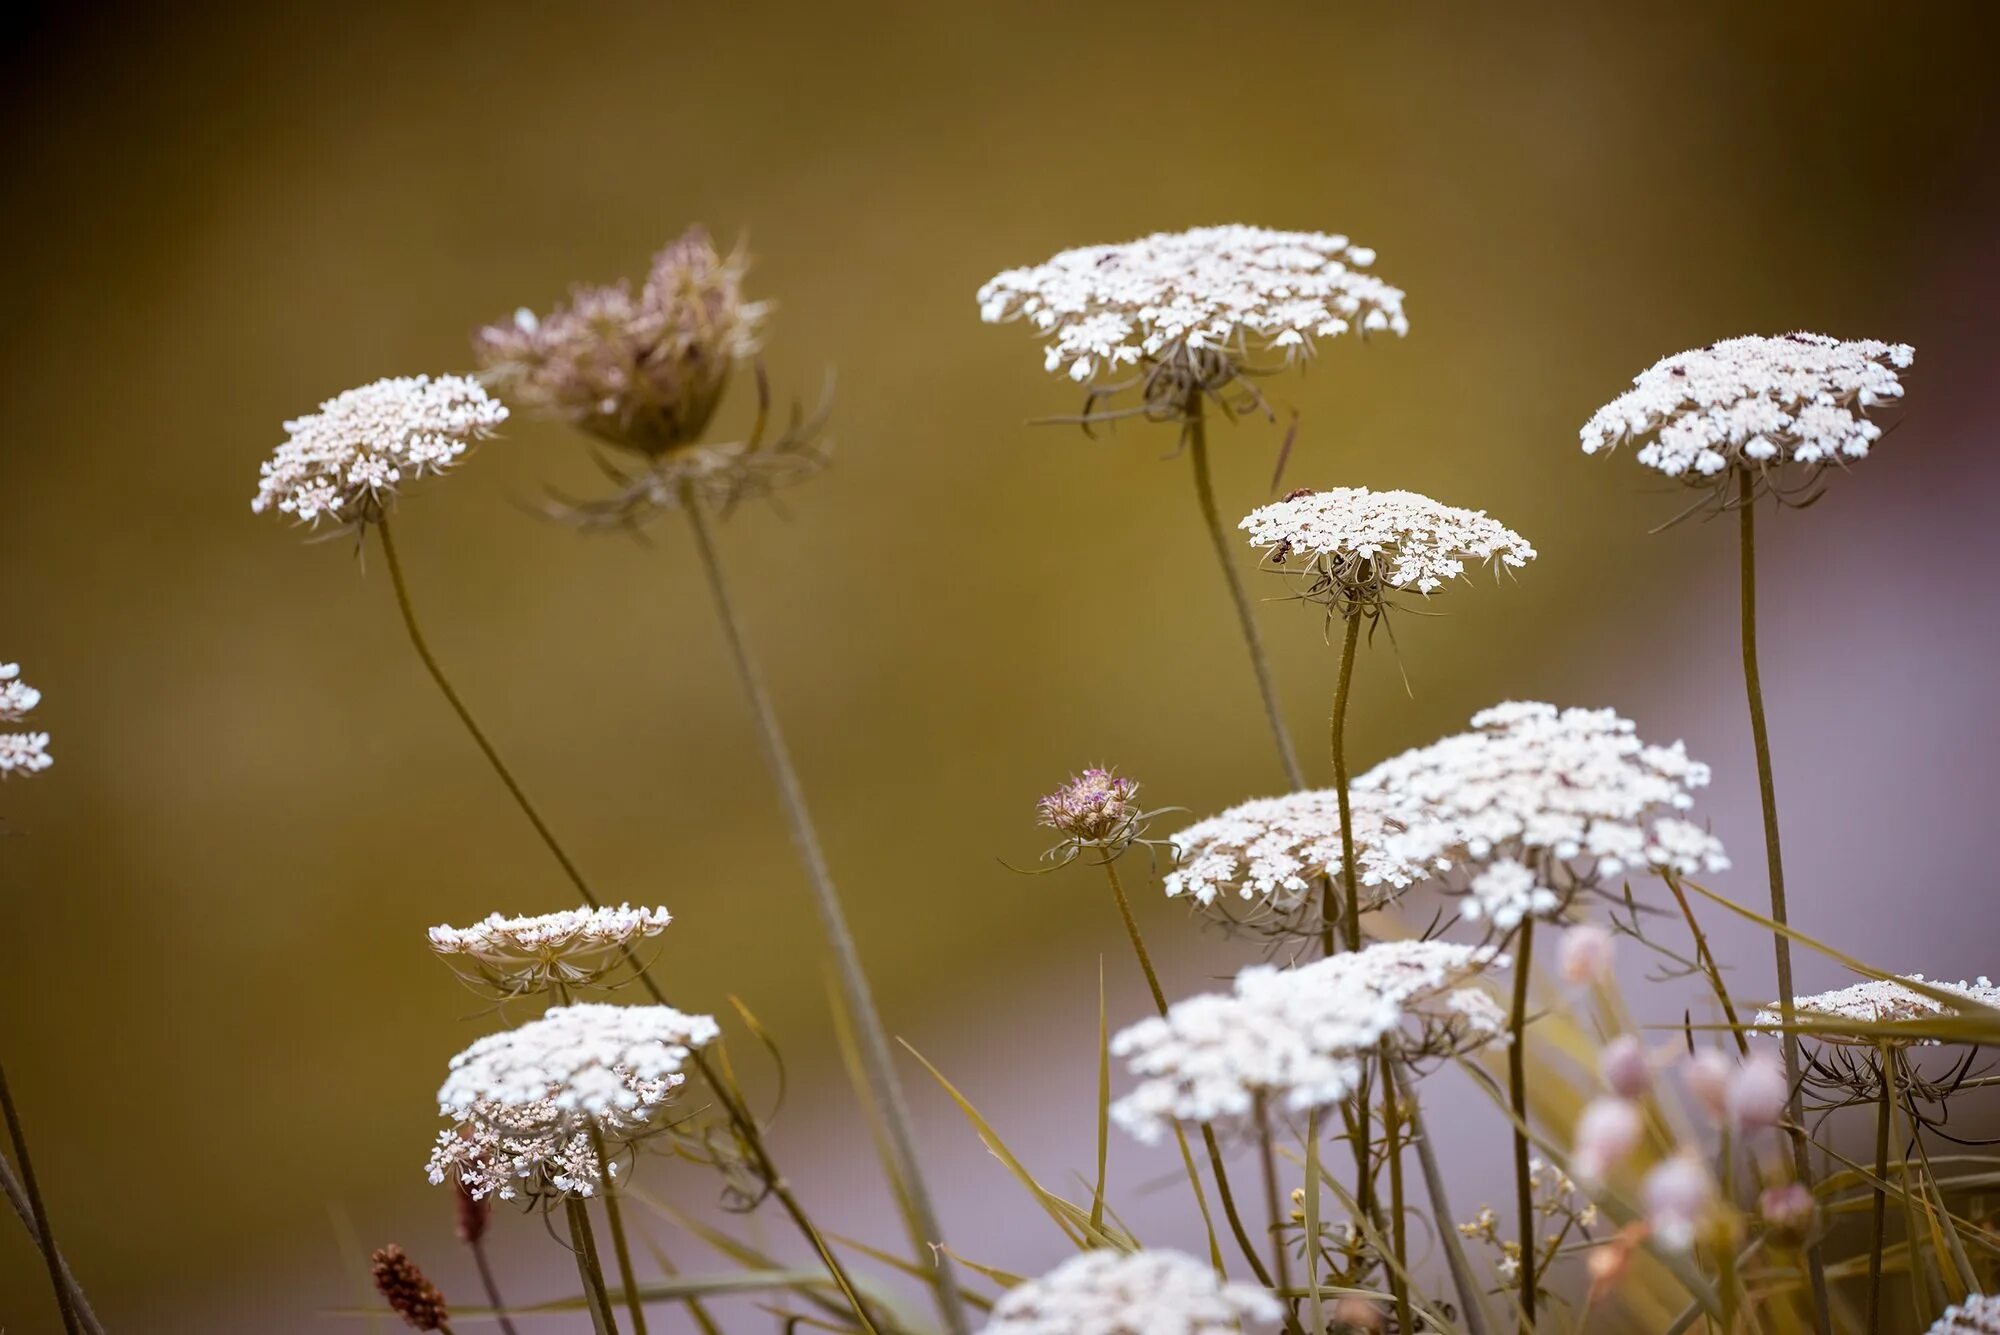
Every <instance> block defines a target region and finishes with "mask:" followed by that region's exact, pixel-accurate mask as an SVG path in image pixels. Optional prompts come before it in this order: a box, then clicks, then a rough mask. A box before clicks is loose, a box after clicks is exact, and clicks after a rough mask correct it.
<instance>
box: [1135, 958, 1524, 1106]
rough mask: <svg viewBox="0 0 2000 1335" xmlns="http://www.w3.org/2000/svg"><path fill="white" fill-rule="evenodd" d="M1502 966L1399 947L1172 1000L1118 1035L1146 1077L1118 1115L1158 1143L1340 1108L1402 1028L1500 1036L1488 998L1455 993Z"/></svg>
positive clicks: (1497, 961) (1246, 973) (1261, 972)
mask: <svg viewBox="0 0 2000 1335" xmlns="http://www.w3.org/2000/svg"><path fill="white" fill-rule="evenodd" d="M1506 964H1507V960H1506V957H1504V956H1501V955H1497V954H1496V953H1495V952H1494V951H1493V950H1492V949H1491V948H1489V947H1476V946H1463V945H1456V944H1452V943H1449V942H1444V941H1392V942H1383V943H1381V944H1378V945H1373V946H1369V947H1367V948H1366V949H1364V950H1360V951H1355V952H1350V953H1348V954H1343V955H1335V956H1331V957H1329V958H1326V959H1322V960H1317V961H1315V962H1313V963H1311V964H1307V965H1304V966H1302V967H1300V968H1296V969H1282V968H1278V967H1276V966H1274V965H1268V964H1259V965H1253V966H1251V967H1250V968H1248V969H1245V970H1243V971H1242V972H1241V973H1239V974H1237V975H1236V982H1235V985H1234V987H1233V988H1232V989H1231V990H1230V991H1229V992H1226V993H1206V994H1203V995H1200V996H1194V997H1189V998H1187V999H1186V1000H1183V1001H1179V1002H1176V1003H1175V1004H1174V1005H1173V1006H1171V1007H1169V1008H1168V1010H1167V1013H1166V1015H1164V1016H1153V1017H1150V1018H1148V1019H1145V1020H1141V1021H1140V1022H1139V1023H1137V1024H1135V1025H1132V1026H1131V1027H1130V1028H1128V1029H1125V1030H1124V1031H1122V1032H1121V1033H1119V1034H1118V1035H1117V1036H1116V1037H1115V1038H1113V1039H1112V1042H1111V1051H1112V1053H1113V1055H1115V1056H1119V1057H1123V1058H1125V1059H1126V1062H1127V1065H1128V1067H1129V1068H1130V1070H1131V1072H1132V1074H1134V1075H1136V1076H1138V1077H1140V1083H1139V1085H1138V1086H1137V1087H1136V1088H1135V1089H1134V1090H1133V1091H1132V1092H1131V1093H1130V1094H1128V1095H1126V1096H1125V1097H1124V1098H1122V1099H1120V1100H1118V1102H1116V1103H1114V1104H1113V1105H1112V1107H1111V1116H1112V1119H1113V1120H1115V1121H1116V1122H1117V1123H1118V1124H1119V1125H1120V1126H1121V1127H1123V1128H1124V1129H1125V1130H1126V1131H1128V1132H1130V1133H1131V1134H1132V1135H1133V1136H1135V1137H1137V1138H1138V1139H1139V1140H1142V1141H1145V1142H1147V1143H1149V1144H1150V1143H1152V1142H1154V1141H1156V1140H1158V1139H1159V1138H1160V1137H1161V1136H1162V1135H1164V1134H1165V1133H1166V1132H1167V1131H1168V1129H1169V1128H1170V1126H1171V1124H1172V1123H1173V1122H1175V1121H1182V1122H1213V1123H1219V1124H1222V1125H1225V1126H1228V1127H1230V1128H1232V1129H1252V1130H1254V1129H1255V1118H1256V1116H1257V1114H1258V1112H1259V1110H1260V1109H1264V1108H1268V1109H1269V1110H1270V1111H1272V1112H1276V1113H1303V1112H1306V1111H1308V1110H1310V1109H1313V1108H1320V1107H1325V1106H1327V1105H1328V1104H1332V1103H1337V1102H1338V1101H1340V1100H1341V1099H1343V1098H1345V1097H1347V1095H1348V1094H1349V1093H1350V1092H1351V1091H1352V1090H1353V1089H1354V1087H1355V1086H1356V1084H1357V1083H1358V1082H1359V1081H1360V1078H1361V1070H1362V1060H1363V1059H1364V1058H1365V1057H1367V1056H1369V1055H1370V1054H1372V1053H1373V1051H1374V1050H1375V1048H1376V1045H1377V1044H1379V1043H1380V1042H1381V1041H1382V1039H1383V1038H1384V1037H1385V1036H1387V1035H1389V1034H1390V1033H1391V1032H1392V1031H1396V1030H1398V1029H1400V1028H1401V1026H1402V1025H1403V1024H1404V1022H1405V1021H1406V1020H1410V1019H1415V1020H1418V1021H1420V1022H1424V1023H1426V1024H1427V1025H1429V1024H1436V1025H1437V1026H1439V1027H1440V1028H1441V1029H1442V1030H1445V1031H1451V1032H1452V1033H1453V1036H1454V1037H1455V1038H1457V1039H1459V1040H1462V1041H1467V1042H1471V1041H1477V1040H1479V1039H1482V1038H1485V1037H1490V1036H1491V1035H1492V1034H1494V1033H1496V1032H1498V1031H1499V1029H1501V1028H1504V1023H1505V1022H1504V1017H1503V1016H1501V1015H1500V1014H1499V1011H1498V1009H1497V1008H1496V1007H1494V1006H1492V1005H1491V1004H1490V1001H1489V1002H1488V1004H1486V1005H1484V1006H1482V1005H1480V1004H1479V1002H1477V1001H1473V1000H1470V999H1467V998H1464V997H1460V996H1458V995H1456V994H1457V993H1458V992H1460V991H1465V990H1470V991H1474V992H1476V991H1477V989H1461V988H1459V987H1458V984H1460V983H1462V982H1464V981H1465V980H1466V979H1467V978H1469V977H1470V976H1471V975H1472V974H1474V973H1477V972H1479V971H1480V970H1482V969H1486V968H1495V967H1505V966H1506ZM1479 995H1480V996H1482V997H1483V995H1484V994H1483V993H1482V994H1479Z"/></svg>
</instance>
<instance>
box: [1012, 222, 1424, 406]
mask: <svg viewBox="0 0 2000 1335" xmlns="http://www.w3.org/2000/svg"><path fill="white" fill-rule="evenodd" d="M1374 262H1375V252H1374V251H1372V250H1369V249H1368V248H1366V247H1364V246H1357V245H1354V244H1352V243H1351V242H1349V241H1348V239H1347V238H1346V237H1344V236H1329V235H1327V234H1325V233H1323V232H1275V231H1271V230H1269V229H1267V228H1262V227H1245V226H1240V225H1239V226H1228V227H1200V228H1196V229H1195V230H1193V231H1190V232H1160V233H1156V234H1155V235H1153V236H1149V237H1145V238H1143V239H1142V240H1138V241H1131V242H1127V243H1125V244H1123V245H1115V246H1085V247H1083V248H1081V249H1078V250H1066V251H1064V252H1062V253H1061V254H1060V255H1057V256H1056V257H1055V258H1053V259H1051V260H1048V261H1047V262H1046V263H1043V264H1038V265H1035V266H1034V267H1032V268H1024V269H1009V270H1007V271H1006V272H1005V273H1002V274H999V275H997V276H995V277H994V278H993V279H992V280H990V281H989V282H988V283H987V284H986V285H985V286H984V287H982V288H980V289H979V313H980V316H981V318H982V319H984V320H985V321H986V322H987V323H988V324H998V323H1001V322H1003V321H1008V320H1027V321H1028V322H1029V323H1031V324H1033V325H1034V326H1035V328H1036V329H1038V330H1039V331H1041V333H1042V334H1043V335H1044V337H1045V338H1046V339H1047V340H1048V354H1047V366H1048V369H1049V370H1051V371H1061V372H1064V373H1065V374H1067V375H1068V376H1069V377H1070V378H1071V379H1073V380H1077V381H1087V380H1090V379H1091V378H1092V377H1094V376H1097V375H1099V374H1100V373H1111V372H1116V371H1117V370H1119V369H1121V368H1124V367H1138V366H1151V365H1158V364H1164V363H1176V362H1182V361H1186V360H1187V359H1189V358H1190V357H1191V356H1198V355H1201V354H1209V355H1212V356H1216V357H1219V359H1220V361H1221V363H1222V365H1223V366H1224V367H1225V368H1228V369H1227V370H1225V371H1224V372H1223V373H1222V374H1220V375H1219V377H1218V378H1219V379H1220V380H1227V379H1229V378H1230V377H1231V376H1233V374H1234V367H1235V366H1236V365H1237V364H1239V363H1240V362H1241V361H1243V360H1247V359H1248V358H1250V357H1251V356H1254V355H1256V354H1258V353H1264V352H1271V353H1276V354H1279V355H1282V356H1284V357H1285V358H1287V359H1290V358H1293V357H1297V356H1300V355H1305V354H1309V353H1311V351H1312V349H1313V343H1314V340H1316V339H1321V338H1332V337H1335V336H1337V335H1340V334H1344V333H1347V332H1348V331H1349V330H1351V329H1359V330H1361V331H1362V332H1364V333H1370V332H1377V331H1383V330H1387V331H1390V332H1393V333H1396V334H1406V333H1408V332H1409V328H1410V323H1409V321H1408V320H1407V319H1405V318H1404V316H1403V294H1402V292H1401V291H1400V290H1399V289H1397V288H1394V287H1391V286H1389V285H1388V284H1387V283H1385V282H1383V281H1382V280H1381V279H1379V278H1376V277H1375V276H1374V275H1372V274H1369V273H1366V272H1363V271H1364V270H1366V269H1367V268H1368V267H1369V266H1370V265H1372V264H1373V263H1374Z"/></svg>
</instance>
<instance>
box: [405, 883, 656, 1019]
mask: <svg viewBox="0 0 2000 1335" xmlns="http://www.w3.org/2000/svg"><path fill="white" fill-rule="evenodd" d="M673 920H674V919H673V915H672V914H671V913H668V912H667V910H666V909H665V908H664V907H662V908H651V909H648V908H637V909H635V908H633V907H632V906H631V905H630V904H620V905H619V906H618V907H617V908H577V909H564V910H563V911H562V912H560V913H541V914H536V915H535V916H533V917H523V918H505V917H502V916H501V915H500V914H498V913H495V914H493V915H491V916H490V917H488V918H486V919H485V920H484V921H483V922H477V923H474V924H473V925H472V926H470V927H451V926H438V927H433V928H431V930H430V942H431V949H432V950H434V951H436V952H437V954H438V956H439V957H440V958H442V959H443V960H444V961H445V962H446V963H448V964H450V965H451V966H452V967H453V968H454V969H456V970H457V971H458V972H459V973H460V974H461V976H463V977H465V978H467V979H469V980H471V981H474V982H478V983H480V984H483V985H484V986H486V987H490V988H492V989H493V990H494V991H496V992H499V993H501V994H502V995H504V996H518V995H520V994H521V993H524V992H536V991H541V990H544V989H547V988H550V987H552V986H554V985H555V984H558V983H560V984H562V985H564V986H566V987H585V986H588V985H590V984H592V983H596V982H599V981H601V980H602V979H603V978H604V977H605V976H606V975H607V974H608V973H609V972H610V971H611V970H612V969H614V968H616V967H617V966H618V965H619V964H620V963H621V962H623V961H624V959H625V958H627V952H628V950H629V948H630V947H631V946H632V944H633V943H634V942H636V941H642V940H645V939H646V938H648V937H654V936H658V935H659V934H660V933H661V932H663V931H665V930H666V928H667V924H668V923H670V922H672V921H673Z"/></svg>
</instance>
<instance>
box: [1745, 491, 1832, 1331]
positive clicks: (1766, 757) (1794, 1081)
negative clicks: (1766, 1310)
mask: <svg viewBox="0 0 2000 1335" xmlns="http://www.w3.org/2000/svg"><path fill="white" fill-rule="evenodd" d="M1756 499H1757V488H1756V483H1755V481H1754V479H1753V478H1752V477H1751V475H1750V473H1749V471H1748V470H1743V471H1741V472H1739V473H1738V474H1737V492H1736V513H1737V522H1738V524H1739V526H1740V528H1739V531H1740V533H1741V538H1742V540H1741V542H1740V544H1739V546H1740V547H1741V555H1742V558H1743V559H1742V576H1743V595H1742V605H1743V606H1742V611H1743V685H1744V690H1745V693H1746V694H1747V695H1748V696H1749V700H1750V737H1751V740H1752V742H1753V743H1754V744H1755V746H1756V751H1757V791H1758V795H1759V796H1760V797H1761V798H1762V799H1763V804H1764V857H1765V861H1766V862H1767V863H1768V864H1769V869H1770V880H1771V918H1772V921H1774V922H1776V923H1777V924H1778V925H1779V926H1780V927H1785V926H1788V925H1789V924H1790V919H1789V917H1787V915H1786V912H1785V865H1784V857H1783V855H1782V853H1781V852H1780V851H1779V845H1778V793H1777V787H1776V784H1775V782H1774V780H1773V778H1772V771H1771V731H1770V727H1769V725H1768V724H1767V723H1766V722H1765V718H1764V686H1763V682H1762V679H1761V678H1760V676H1759V674H1758V671H1757V507H1756V504H1755V502H1756ZM1771 941H1772V944H1773V946H1774V948H1775V950H1776V957H1777V966H1778V1010H1779V1014H1780V1016H1781V1017H1782V1018H1783V1020H1784V1025H1785V1033H1784V1053H1785V1080H1786V1082H1787V1083H1788V1084H1789V1085H1790V1086H1791V1091H1792V1097H1791V1104H1790V1109H1789V1121H1790V1123H1791V1135H1792V1169H1793V1171H1794V1172H1795V1173H1797V1175H1798V1180H1799V1182H1800V1183H1801V1184H1802V1185H1803V1186H1804V1187H1805V1188H1806V1189H1807V1190H1808V1191H1810V1190H1811V1189H1812V1181H1813V1179H1812V1156H1811V1152H1810V1149H1809V1145H1808V1142H1807V1139H1806V1129H1805V1127H1806V1119H1805V1099H1804V1091H1803V1088H1802V1084H1801V1081H1800V1079H1799V1036H1798V1034H1797V1033H1795V1032H1793V1029H1792V1025H1793V1022H1794V1020H1795V1018H1796V1011H1795V1008H1794V1005H1793V1000H1794V997H1795V996H1796V993H1795V992H1794V990H1793V988H1792V941H1791V938H1790V937H1789V936H1787V935H1785V933H1784V932H1782V931H1778V932H1773V933H1771ZM1806 1268H1807V1271H1808V1273H1809V1275H1810V1277H1811V1281H1812V1293H1813V1322H1814V1324H1815V1326H1816V1327H1817V1329H1818V1330H1819V1333H1820V1335H1829V1332H1830V1329H1831V1327H1830V1326H1829V1325H1828V1324H1827V1323H1828V1320H1829V1317H1828V1311H1827V1290H1826V1264H1825V1261H1824V1260H1823V1258H1822V1257H1821V1254H1820V1245H1819V1240H1818V1239H1817V1238H1812V1239H1808V1241H1807V1243H1806Z"/></svg>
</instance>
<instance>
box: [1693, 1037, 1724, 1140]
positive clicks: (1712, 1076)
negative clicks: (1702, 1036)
mask: <svg viewBox="0 0 2000 1335" xmlns="http://www.w3.org/2000/svg"><path fill="white" fill-rule="evenodd" d="M1685 1069H1686V1078H1687V1087H1688V1093H1690V1094H1692V1095H1693V1096H1694V1101H1695V1102H1696V1103H1697V1104H1699V1105H1700V1106H1701V1110H1702V1112H1703V1113H1705V1114H1707V1116H1708V1120H1709V1121H1711V1122H1713V1123H1715V1124H1716V1125H1717V1126H1721V1125H1722V1123H1723V1121H1724V1120H1725V1119H1726V1118H1727V1117H1728V1116H1729V1082H1730V1079H1731V1077H1733V1076H1734V1075H1735V1073H1736V1068H1735V1066H1734V1064H1733V1063H1731V1062H1730V1060H1729V1058H1727V1057H1725V1056H1723V1055H1722V1054H1721V1053H1720V1052H1718V1051H1716V1050H1715V1049H1714V1048H1702V1049H1701V1050H1700V1051H1698V1052H1696V1053H1695V1054H1694V1055H1693V1056H1691V1057H1689V1058H1688V1059H1687V1063H1686V1068H1685Z"/></svg>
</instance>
